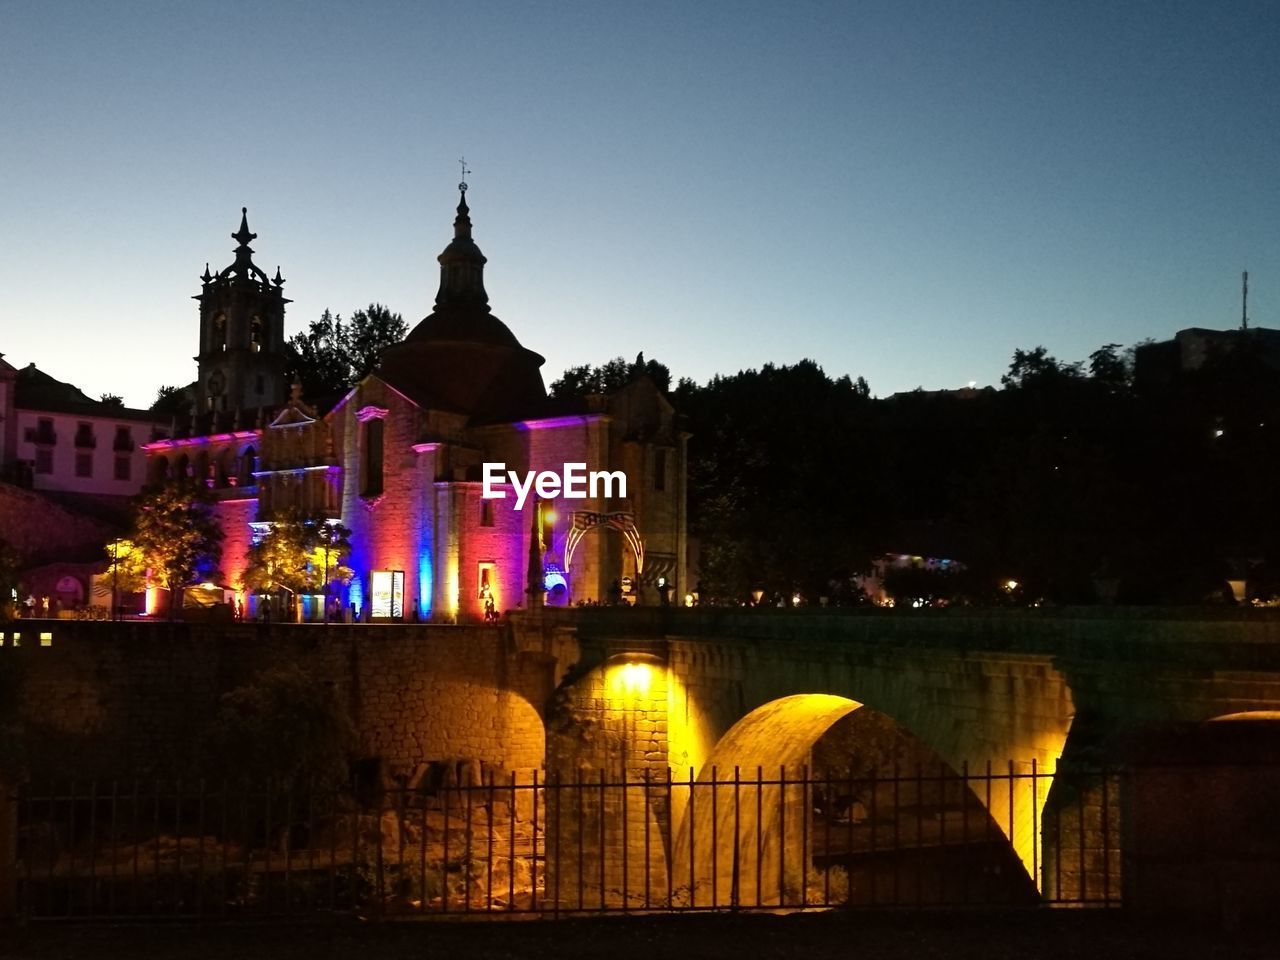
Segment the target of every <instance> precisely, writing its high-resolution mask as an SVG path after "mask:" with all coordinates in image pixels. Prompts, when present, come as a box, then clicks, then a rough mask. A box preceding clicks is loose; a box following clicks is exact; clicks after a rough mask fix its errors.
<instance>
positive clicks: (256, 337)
mask: <svg viewBox="0 0 1280 960" xmlns="http://www.w3.org/2000/svg"><path fill="white" fill-rule="evenodd" d="M261 349H262V318H261V317H258V316H255V317H254V318H253V319H252V320H250V321H249V350H250V351H251V352H252V353H257V352H258V351H259V350H261Z"/></svg>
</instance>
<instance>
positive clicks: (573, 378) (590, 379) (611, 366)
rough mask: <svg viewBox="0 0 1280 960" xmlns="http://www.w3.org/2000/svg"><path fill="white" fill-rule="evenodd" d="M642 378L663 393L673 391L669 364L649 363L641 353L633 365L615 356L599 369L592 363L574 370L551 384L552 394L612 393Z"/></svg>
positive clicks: (560, 396) (562, 396) (555, 395)
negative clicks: (650, 381) (648, 380)
mask: <svg viewBox="0 0 1280 960" xmlns="http://www.w3.org/2000/svg"><path fill="white" fill-rule="evenodd" d="M639 377H648V378H649V379H650V380H652V381H653V382H654V385H655V386H657V388H658V389H659V390H661V391H662V392H663V393H666V392H667V391H668V390H670V389H671V371H670V369H668V368H667V366H666V364H662V363H659V362H658V361H657V360H645V358H644V353H643V352H641V353H639V354H637V355H636V358H635V360H634V361H633V362H632V363H627V361H626V360H624V359H622V357H614V358H613V359H612V360H610V361H609V362H608V363H606V364H604V365H602V366H599V367H593V366H591V365H590V364H583V365H581V366H577V367H570V368H569V369H568V370H566V371H565V372H564V374H563V375H562V376H561V377H560V379H559V380H556V381H555V382H554V383H552V384H551V395H552V396H553V397H557V398H564V397H585V396H589V395H591V394H610V393H614V392H616V391H618V390H621V389H622V388H623V387H625V386H626V385H627V384H629V383H631V382H632V381H633V380H636V379H638V378H639Z"/></svg>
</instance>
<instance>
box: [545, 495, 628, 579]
mask: <svg viewBox="0 0 1280 960" xmlns="http://www.w3.org/2000/svg"><path fill="white" fill-rule="evenodd" d="M597 527H609V528H612V529H614V530H617V531H618V532H619V533H621V534H622V539H623V540H624V541H626V544H627V546H629V547H630V548H631V552H632V553H633V554H634V555H635V558H636V576H637V577H639V576H640V574H641V573H643V572H644V540H643V539H642V538H641V536H640V531H639V530H638V529H637V528H636V517H635V514H633V513H627V512H625V511H618V512H615V513H596V512H594V511H591V510H575V511H573V513H571V514H569V535H568V537H567V538H566V539H565V546H564V569H565V572H566V573H567V572H568V571H569V568H570V566H571V565H572V563H573V554H574V551H576V550H577V549H578V544H579V543H580V542H581V541H582V538H583V537H584V536H586V534H587V531H589V530H594V529H596V528H597Z"/></svg>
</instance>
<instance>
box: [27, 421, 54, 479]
mask: <svg viewBox="0 0 1280 960" xmlns="http://www.w3.org/2000/svg"><path fill="white" fill-rule="evenodd" d="M32 441H33V442H34V443H41V444H47V445H49V446H53V445H54V444H55V443H57V442H58V435H57V434H56V433H54V432H53V421H52V420H50V419H49V418H48V417H41V418H40V419H39V420H38V421H37V422H36V432H35V436H34V437H33V438H32ZM50 472H52V471H50Z"/></svg>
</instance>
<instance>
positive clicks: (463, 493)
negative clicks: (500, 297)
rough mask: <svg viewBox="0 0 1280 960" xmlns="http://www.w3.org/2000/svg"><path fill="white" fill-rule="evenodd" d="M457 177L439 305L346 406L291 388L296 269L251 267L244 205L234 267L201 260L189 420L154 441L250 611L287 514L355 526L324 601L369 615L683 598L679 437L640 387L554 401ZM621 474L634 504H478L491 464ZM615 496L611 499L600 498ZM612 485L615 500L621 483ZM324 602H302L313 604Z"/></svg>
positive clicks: (166, 473) (663, 402) (161, 467)
mask: <svg viewBox="0 0 1280 960" xmlns="http://www.w3.org/2000/svg"><path fill="white" fill-rule="evenodd" d="M471 231H472V224H471V219H470V210H469V208H468V206H467V202H466V190H465V185H463V186H462V195H461V199H460V202H459V204H458V209H457V216H456V219H455V220H454V237H453V240H452V241H451V242H450V243H449V245H448V246H447V247H446V248H445V250H444V251H443V252H442V253H441V254H440V256H439V258H438V260H439V263H440V286H439V291H438V293H437V295H436V301H435V308H434V310H433V311H432V312H431V313H430V314H429V315H428V316H427V317H426V318H425V319H423V320H422V321H421V322H420V323H418V324H417V325H416V326H415V327H414V328H413V329H412V330H411V331H410V332H409V334H408V336H407V337H406V338H405V339H404V341H402V342H401V343H399V344H396V345H394V346H392V347H390V348H388V349H387V350H385V351H384V352H383V354H382V356H381V359H380V363H379V365H378V367H377V369H376V370H375V371H374V372H373V373H371V374H369V375H368V376H366V377H365V378H364V379H363V380H362V381H361V382H360V383H358V384H357V385H356V386H355V387H354V388H353V389H351V390H350V391H349V392H348V393H347V394H346V395H345V396H343V397H341V398H339V399H338V400H337V401H336V403H331V404H327V405H325V407H323V408H322V407H320V406H313V405H311V403H309V398H304V397H303V396H302V395H301V392H300V390H299V389H298V388H297V387H294V388H293V389H292V390H289V389H287V385H286V377H285V370H286V363H287V360H286V353H285V337H284V309H285V304H287V303H288V302H289V301H288V300H287V299H286V298H285V297H284V296H283V284H284V280H283V278H282V277H281V276H280V271H279V270H278V269H277V271H276V275H275V277H274V278H268V277H267V275H266V274H265V273H264V272H263V271H262V270H260V269H259V268H258V267H257V266H256V265H255V264H254V263H253V259H252V254H253V251H252V249H251V248H250V247H249V242H250V241H251V240H253V239H255V237H256V234H252V233H250V232H249V227H248V223H247V213H246V214H245V216H244V217H243V218H242V220H241V225H240V230H239V231H237V233H235V234H233V235H232V236H233V239H235V240H237V241H238V246H237V247H236V250H235V261H234V262H233V263H232V264H231V265H230V266H229V267H227V268H226V269H225V270H223V271H221V272H220V273H218V274H216V275H215V274H211V273H210V272H209V270H208V269H207V268H206V270H205V274H204V276H203V277H202V278H201V279H202V282H203V286H202V289H201V293H200V294H199V295H197V297H196V299H197V300H198V301H199V303H200V348H199V353H198V356H197V363H198V365H199V376H198V379H197V380H196V382H195V384H193V387H192V395H193V403H192V409H191V413H190V416H189V417H188V418H186V422H185V423H184V424H175V425H174V427H175V429H174V431H173V435H172V436H171V437H170V438H168V439H164V440H159V441H156V442H154V443H151V444H148V445H147V448H146V451H147V457H148V478H149V480H150V481H151V482H153V483H158V482H163V481H164V480H165V479H166V478H174V477H180V476H186V477H191V478H195V479H197V480H198V481H199V482H203V483H204V484H206V485H207V486H208V487H209V488H210V490H211V492H212V494H213V497H214V500H215V505H216V513H217V516H218V519H219V521H220V524H221V526H222V528H223V533H224V537H225V539H224V542H223V558H222V564H221V568H222V580H223V586H224V587H226V588H227V589H228V590H229V591H235V592H236V593H237V594H238V595H239V596H238V602H240V603H243V604H244V609H245V611H246V613H247V614H248V615H253V614H254V612H255V608H256V606H257V604H258V602H259V599H258V598H254V597H251V596H248V595H246V594H245V593H244V590H243V585H242V583H241V577H242V575H243V572H244V568H245V565H246V562H245V552H246V551H247V549H248V548H249V546H250V545H251V543H252V542H253V538H254V537H255V536H259V535H260V534H261V532H262V531H263V530H265V529H266V528H267V525H269V524H270V523H271V522H272V520H273V518H274V517H275V516H277V515H279V513H280V512H281V511H285V510H289V509H295V510H298V511H300V512H302V513H304V514H310V515H319V516H323V517H325V518H327V519H330V520H334V521H340V522H341V523H342V524H343V525H345V526H346V527H348V528H349V529H350V530H351V538H350V539H351V544H352V551H351V555H350V557H349V558H348V559H347V566H349V567H350V568H352V569H353V570H354V571H355V576H354V577H353V578H352V580H351V581H350V583H348V584H345V585H343V584H333V585H331V587H330V600H329V602H330V603H331V604H332V603H333V602H334V601H336V602H338V603H341V604H342V605H343V607H344V609H346V610H350V609H351V608H352V606H354V608H355V609H357V610H359V611H360V612H361V614H362V617H361V618H362V619H365V620H368V619H373V620H411V619H421V620H431V621H437V622H468V621H474V620H478V619H482V618H483V616H484V613H485V610H486V608H487V607H489V606H492V607H493V608H494V609H495V610H497V611H502V610H507V609H515V608H517V607H528V606H530V605H531V604H539V603H543V602H545V603H547V604H551V605H571V604H576V603H580V602H606V601H609V600H615V601H616V600H618V599H619V596H620V595H622V598H623V599H626V600H631V599H635V600H638V601H639V602H642V603H656V602H659V599H660V592H659V585H660V584H665V585H666V586H667V587H669V588H670V591H671V593H670V595H671V597H672V598H673V600H674V601H678V599H679V598H680V597H683V596H684V593H685V591H686V590H688V589H689V585H688V583H687V572H686V553H687V544H686V462H687V446H686V445H687V435H686V434H684V433H682V432H681V431H680V429H679V426H678V422H677V417H676V412H675V410H674V409H673V408H672V406H671V404H670V403H669V402H668V400H667V398H666V397H665V396H664V395H663V394H662V392H661V391H660V390H658V388H657V387H656V386H655V385H654V384H653V383H652V382H651V381H649V380H647V379H644V378H641V379H639V380H636V381H634V382H632V383H631V384H629V385H628V386H626V387H624V388H623V389H621V390H619V391H618V392H616V393H614V394H611V395H609V396H588V397H585V398H580V399H573V400H556V399H552V398H550V397H548V395H547V391H546V387H545V385H544V383H543V378H542V372H541V367H542V364H543V358H542V357H541V356H539V355H538V354H537V353H534V352H533V351H532V350H529V349H527V348H525V347H524V346H523V345H522V344H521V343H520V342H519V340H518V339H517V338H516V336H515V334H514V333H512V331H511V329H510V328H509V327H507V325H506V324H505V323H503V322H502V321H501V320H499V319H498V318H497V317H496V316H494V315H493V313H492V311H491V309H490V306H489V299H488V295H487V293H486V292H485V289H484V266H485V263H486V262H487V261H486V258H485V256H484V255H483V254H482V253H481V252H480V249H479V247H478V246H477V245H476V243H475V241H474V240H473V238H472V236H471ZM497 462H501V463H504V464H505V465H506V469H507V470H513V471H517V472H518V473H519V474H521V475H523V474H524V473H525V471H544V470H545V471H552V472H555V473H557V474H560V473H562V472H563V470H564V465H565V464H566V463H581V464H585V469H586V470H587V471H598V470H599V471H619V470H620V471H623V472H624V473H625V475H626V494H627V495H626V496H625V497H619V496H614V497H606V496H603V495H601V496H597V497H594V498H588V499H573V500H568V499H564V498H563V497H555V498H549V499H541V500H540V499H538V498H537V497H536V496H533V495H531V496H530V498H529V501H528V502H526V503H525V504H524V507H523V509H522V510H517V509H515V497H514V493H513V492H512V491H511V490H510V488H509V487H508V488H507V489H506V492H507V496H506V498H505V499H484V498H482V496H481V493H482V487H483V485H482V476H483V465H484V464H485V463H497ZM598 492H599V493H601V494H603V493H604V492H605V491H604V490H600V491H598ZM613 492H614V493H617V492H618V491H616V490H615V491H613ZM323 604H324V601H323V600H322V599H321V598H320V597H314V598H308V600H307V601H306V603H304V611H305V615H306V616H307V617H308V618H311V619H315V618H318V617H319V616H320V615H321V613H320V612H321V610H323Z"/></svg>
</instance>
